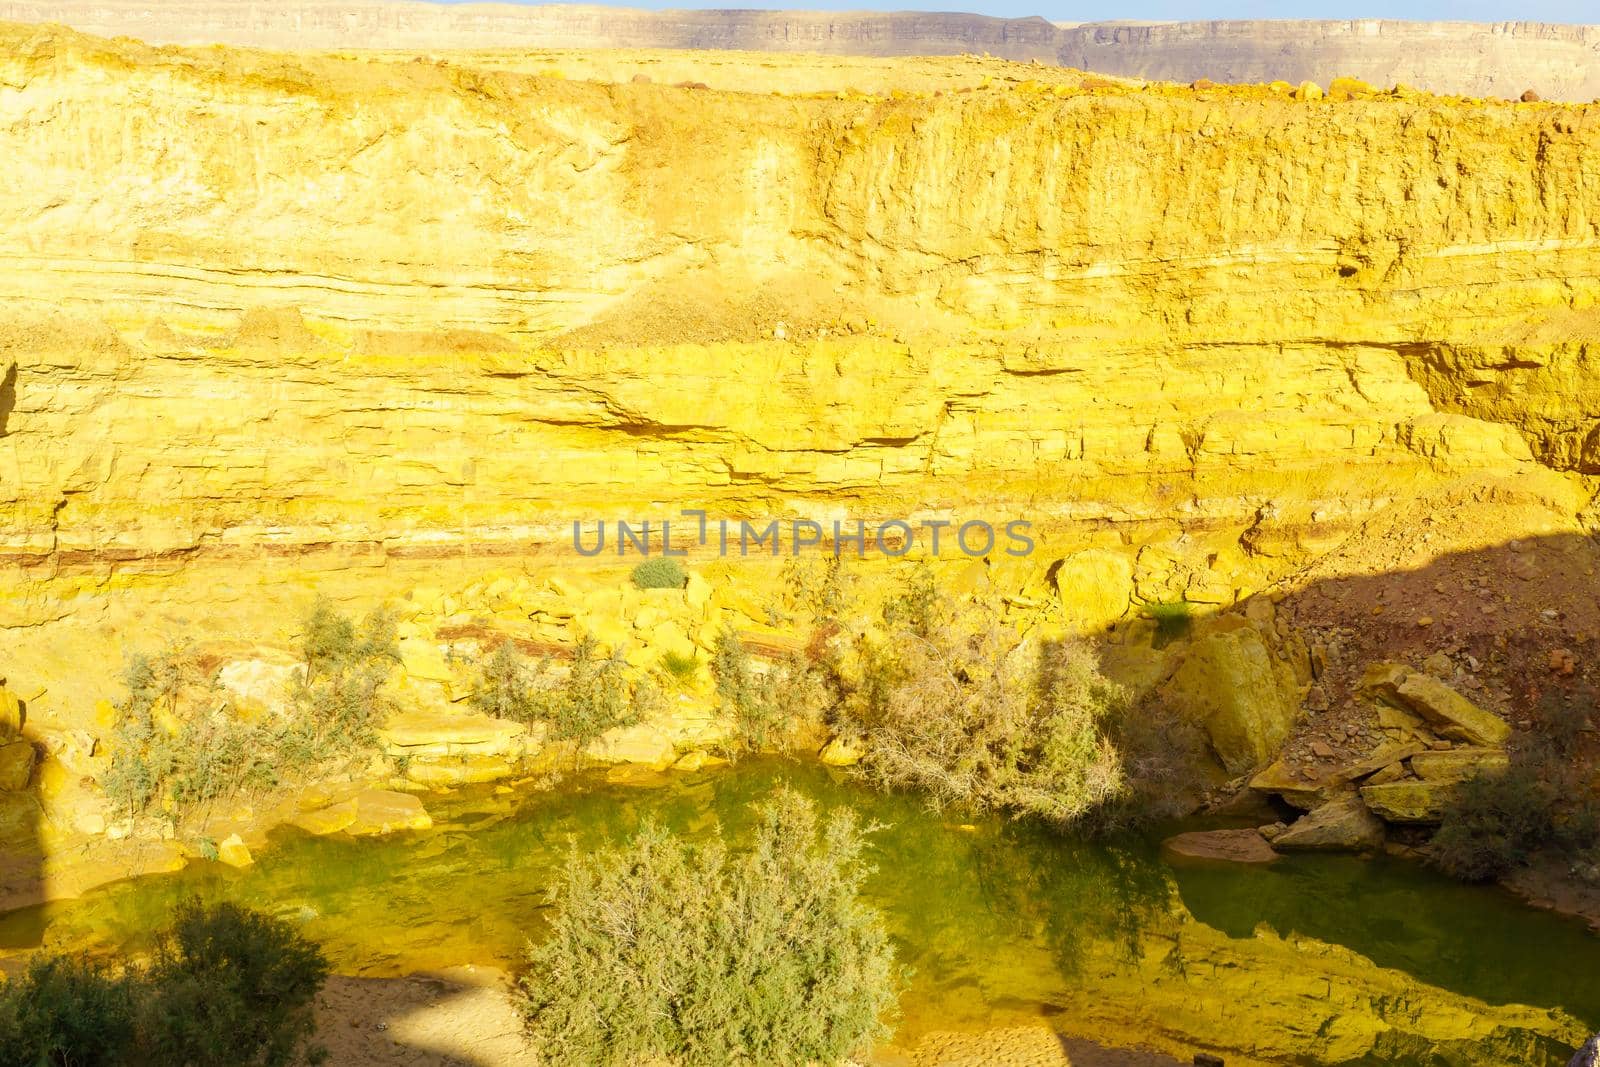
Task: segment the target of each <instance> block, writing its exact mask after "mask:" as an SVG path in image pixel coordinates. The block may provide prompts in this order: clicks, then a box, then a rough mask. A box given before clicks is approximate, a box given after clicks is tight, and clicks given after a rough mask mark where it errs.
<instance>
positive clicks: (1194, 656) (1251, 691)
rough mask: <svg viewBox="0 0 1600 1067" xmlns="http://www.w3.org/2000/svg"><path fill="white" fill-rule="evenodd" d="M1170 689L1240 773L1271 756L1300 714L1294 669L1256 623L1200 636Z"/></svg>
mask: <svg viewBox="0 0 1600 1067" xmlns="http://www.w3.org/2000/svg"><path fill="white" fill-rule="evenodd" d="M1164 693H1165V694H1166V699H1167V700H1169V701H1171V702H1172V703H1173V704H1174V705H1175V706H1176V707H1177V708H1178V709H1179V710H1180V712H1181V713H1182V714H1183V715H1184V716H1185V717H1187V718H1189V719H1190V720H1191V721H1194V722H1196V723H1198V724H1200V725H1202V726H1203V727H1204V728H1205V731H1206V734H1207V736H1208V737H1209V738H1210V741H1211V747H1212V749H1213V750H1214V751H1215V752H1216V754H1217V758H1218V759H1219V760H1220V761H1221V762H1222V765H1223V766H1224V767H1226V768H1227V769H1228V771H1230V772H1231V773H1234V774H1240V773H1243V772H1245V771H1249V770H1253V769H1254V768H1257V767H1260V766H1261V765H1262V764H1264V763H1267V762H1268V761H1269V760H1271V759H1272V758H1273V757H1274V755H1276V753H1277V752H1278V750H1279V748H1281V747H1282V745H1283V742H1284V740H1285V739H1286V738H1287V737H1288V736H1289V732H1290V730H1291V729H1292V728H1293V726H1294V723H1295V719H1296V718H1297V717H1298V715H1299V712H1300V692H1299V688H1298V686H1297V684H1296V682H1295V677H1294V672H1293V669H1292V668H1291V667H1290V666H1289V665H1288V664H1286V663H1284V662H1283V661H1282V660H1280V659H1278V658H1277V657H1275V656H1274V655H1273V654H1272V652H1271V650H1270V649H1268V647H1267V645H1266V643H1265V642H1264V641H1263V640H1262V639H1261V635H1260V634H1259V633H1258V632H1257V631H1256V630H1255V629H1254V628H1253V627H1250V626H1241V627H1239V628H1237V629H1233V630H1230V631H1227V632H1224V633H1217V634H1210V635H1208V636H1205V637H1202V638H1200V639H1198V640H1196V641H1195V642H1194V644H1193V645H1192V646H1191V647H1190V648H1189V650H1188V651H1187V653H1186V654H1185V657H1184V661H1183V664H1182V665H1181V666H1180V667H1179V668H1178V669H1177V671H1176V672H1175V673H1174V674H1173V676H1172V679H1171V680H1170V681H1169V682H1168V683H1167V686H1166V688H1165V690H1164Z"/></svg>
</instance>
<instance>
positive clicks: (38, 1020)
mask: <svg viewBox="0 0 1600 1067" xmlns="http://www.w3.org/2000/svg"><path fill="white" fill-rule="evenodd" d="M137 985H138V984H137V981H136V979H134V978H131V977H126V976H123V975H119V974H116V973H114V972H112V971H111V970H110V969H109V968H107V967H106V966H105V965H104V964H102V963H99V962H96V961H94V960H89V959H80V958H77V957H71V956H65V957H42V956H36V957H35V958H34V959H33V960H32V962H30V963H29V964H28V969H27V971H26V972H25V973H24V974H22V975H21V976H20V977H18V978H14V979H12V980H11V981H9V982H7V983H6V984H5V986H4V988H3V989H0V1063H9V1064H18V1065H27V1067H109V1065H113V1064H116V1065H121V1064H127V1063H129V1062H131V1057H130V1055H129V1053H130V1051H131V1050H132V1049H133V1048H134V1037H135V1029H134V1025H135V1013H136V1009H137V1004H138V988H137Z"/></svg>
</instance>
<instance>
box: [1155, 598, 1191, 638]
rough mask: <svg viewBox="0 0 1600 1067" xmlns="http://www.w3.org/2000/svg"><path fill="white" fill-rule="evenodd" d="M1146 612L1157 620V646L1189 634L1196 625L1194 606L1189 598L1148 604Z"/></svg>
mask: <svg viewBox="0 0 1600 1067" xmlns="http://www.w3.org/2000/svg"><path fill="white" fill-rule="evenodd" d="M1144 613H1145V615H1147V616H1148V617H1150V618H1152V619H1154V620H1155V621H1156V639H1155V640H1156V646H1157V647H1162V646H1165V645H1167V644H1169V643H1171V642H1173V641H1176V640H1178V639H1180V638H1183V637H1187V636H1189V631H1190V629H1192V628H1193V626H1194V608H1193V606H1192V605H1191V604H1190V603H1189V602H1188V601H1187V600H1170V601H1166V602H1164V603H1159V604H1146V605H1145V606H1144Z"/></svg>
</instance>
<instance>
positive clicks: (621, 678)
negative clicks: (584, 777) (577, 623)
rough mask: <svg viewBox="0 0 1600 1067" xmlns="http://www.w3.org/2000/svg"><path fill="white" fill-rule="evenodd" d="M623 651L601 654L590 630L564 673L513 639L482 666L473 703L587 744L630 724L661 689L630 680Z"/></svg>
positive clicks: (650, 705)
mask: <svg viewBox="0 0 1600 1067" xmlns="http://www.w3.org/2000/svg"><path fill="white" fill-rule="evenodd" d="M627 666H628V665H627V661H626V660H624V659H623V658H622V656H621V655H620V654H616V653H613V654H612V655H609V656H606V655H602V654H601V651H600V645H599V643H598V642H597V641H595V639H594V638H593V637H590V636H589V635H587V634H585V635H584V636H583V638H582V639H580V640H579V642H578V644H577V646H576V647H575V648H574V649H573V652H572V661H571V663H570V664H568V666H567V669H566V671H565V672H560V671H557V670H556V669H555V667H554V665H553V664H552V663H551V661H550V660H549V659H541V660H538V661H535V662H529V660H528V659H527V657H525V656H523V655H522V654H521V653H520V652H519V651H517V649H516V647H515V646H514V645H512V643H511V642H509V641H506V642H503V643H501V644H500V645H499V647H497V648H496V649H495V651H494V652H493V653H492V654H491V655H490V656H489V658H488V659H487V660H486V661H485V662H484V664H483V666H482V668H480V671H479V675H478V680H477V682H476V684H475V685H474V686H473V691H472V696H471V698H470V699H471V700H472V702H473V704H474V705H475V706H477V707H479V708H482V709H483V710H485V711H488V712H490V713H491V714H494V715H499V716H500V717H502V718H507V719H514V720H516V721H517V722H530V723H531V722H543V723H547V724H548V725H549V728H550V732H549V735H548V736H549V738H550V740H552V741H571V742H573V743H574V744H575V745H577V746H578V748H580V749H581V748H583V747H584V746H586V745H588V744H589V743H590V742H592V741H594V740H595V739H596V738H598V737H599V736H600V735H601V734H603V733H605V732H606V731H608V730H611V729H613V728H615V727H618V726H629V725H632V724H633V723H636V722H638V721H639V720H640V719H641V718H643V717H644V716H645V715H646V714H647V713H649V712H650V711H651V710H652V709H653V707H654V705H655V703H656V701H657V700H658V699H659V697H660V694H659V692H658V691H657V690H656V689H655V688H654V687H653V686H652V685H651V684H650V683H649V682H648V681H646V680H644V679H630V678H629V677H628V672H627Z"/></svg>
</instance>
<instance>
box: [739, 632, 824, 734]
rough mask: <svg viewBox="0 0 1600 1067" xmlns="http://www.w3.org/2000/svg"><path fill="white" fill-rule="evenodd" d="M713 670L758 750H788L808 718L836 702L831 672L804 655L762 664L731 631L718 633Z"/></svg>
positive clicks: (818, 717)
mask: <svg viewBox="0 0 1600 1067" xmlns="http://www.w3.org/2000/svg"><path fill="white" fill-rule="evenodd" d="M711 673H712V676H713V677H714V678H715V679H716V681H717V693H718V694H719V695H720V696H721V698H722V702H723V707H724V708H725V709H727V711H728V712H729V713H730V714H731V716H732V718H733V721H734V725H735V727H736V728H737V730H738V736H739V738H740V739H741V740H742V742H743V744H744V745H745V746H747V747H749V748H751V749H754V750H756V751H762V750H768V749H780V750H781V749H786V748H787V747H788V746H789V743H790V742H791V740H792V739H793V738H794V735H795V732H796V731H797V730H798V729H799V728H800V727H801V726H802V725H803V724H805V723H808V722H818V721H820V720H821V718H822V716H823V714H824V713H825V712H826V710H827V709H828V708H829V707H830V706H831V705H832V702H833V700H834V698H835V686H834V684H833V679H832V678H831V676H830V675H829V672H828V671H827V670H826V669H825V668H823V667H819V666H818V665H816V664H814V663H811V662H809V661H808V660H806V659H805V657H803V656H787V657H785V658H783V659H782V660H780V661H778V662H776V663H759V662H757V660H756V658H755V657H754V656H752V655H751V654H750V652H749V650H748V649H746V648H745V647H744V645H743V643H742V642H741V641H740V640H739V637H738V635H737V634H735V633H734V632H733V631H731V630H724V631H723V632H722V633H721V634H719V635H718V637H717V648H716V653H715V654H714V655H713V657H712V659H711Z"/></svg>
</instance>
